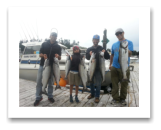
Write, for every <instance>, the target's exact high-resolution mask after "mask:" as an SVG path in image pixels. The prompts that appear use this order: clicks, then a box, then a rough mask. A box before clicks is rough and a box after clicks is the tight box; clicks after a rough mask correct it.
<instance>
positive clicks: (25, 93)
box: [19, 63, 139, 107]
mask: <svg viewBox="0 0 161 130" xmlns="http://www.w3.org/2000/svg"><path fill="white" fill-rule="evenodd" d="M131 65H133V66H134V70H133V71H130V80H131V82H130V83H129V85H128V94H127V98H126V101H127V105H126V106H122V105H121V103H116V104H115V105H111V104H110V102H111V100H112V96H111V94H100V102H99V103H95V102H94V98H93V99H90V100H89V99H87V97H88V95H89V94H90V93H89V92H84V93H82V92H80V91H79V92H78V98H79V100H80V103H76V102H75V99H74V95H75V90H73V100H74V103H70V102H69V89H68V88H66V87H62V89H61V90H60V89H58V90H56V91H55V90H54V91H53V95H54V100H55V102H54V103H50V102H49V101H48V97H47V96H46V95H43V100H42V101H41V102H40V103H39V105H38V106H37V107H139V63H133V64H131ZM53 87H55V86H53ZM35 93H36V82H33V81H29V80H24V79H19V106H20V107H34V106H33V104H34V101H35Z"/></svg>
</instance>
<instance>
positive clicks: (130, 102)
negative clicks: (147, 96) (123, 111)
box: [126, 83, 136, 107]
mask: <svg viewBox="0 0 161 130" xmlns="http://www.w3.org/2000/svg"><path fill="white" fill-rule="evenodd" d="M128 89H129V91H128V90H127V93H128V94H127V97H126V102H127V105H126V106H127V107H136V103H135V96H134V93H133V88H132V86H131V83H129V84H128Z"/></svg>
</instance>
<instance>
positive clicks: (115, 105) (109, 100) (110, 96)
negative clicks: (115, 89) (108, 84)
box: [106, 94, 121, 107]
mask: <svg viewBox="0 0 161 130" xmlns="http://www.w3.org/2000/svg"><path fill="white" fill-rule="evenodd" d="M112 99H113V98H112V94H109V99H108V101H107V104H106V107H120V106H121V103H120V102H116V103H115V104H114V105H113V104H111V101H112Z"/></svg>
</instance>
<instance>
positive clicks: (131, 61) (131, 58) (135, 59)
mask: <svg viewBox="0 0 161 130" xmlns="http://www.w3.org/2000/svg"><path fill="white" fill-rule="evenodd" d="M137 60H139V59H138V58H137V57H130V64H131V63H135V62H136V61H137Z"/></svg>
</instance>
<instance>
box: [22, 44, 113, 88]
mask: <svg viewBox="0 0 161 130" xmlns="http://www.w3.org/2000/svg"><path fill="white" fill-rule="evenodd" d="M42 43H43V42H28V43H23V44H22V45H24V46H25V49H24V52H23V54H22V57H21V62H20V64H19V77H20V78H22V79H27V80H32V81H36V79H37V72H38V69H39V66H40V65H39V64H40V59H41V58H40V57H39V50H40V47H41V44H42ZM58 44H59V43H58ZM59 45H60V46H61V48H62V56H61V60H60V61H59V65H60V75H61V78H63V79H64V77H65V62H66V52H65V50H67V51H68V49H67V47H66V46H64V45H62V44H59ZM68 52H69V51H68ZM82 53H84V54H85V50H84V49H82ZM85 62H86V67H87V70H88V64H89V60H85ZM109 64H110V60H106V61H105V65H106V72H105V75H106V81H105V82H104V83H103V84H102V86H108V85H110V84H111V73H110V70H109ZM67 83H68V80H67ZM87 85H88V86H89V84H88V83H87Z"/></svg>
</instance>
